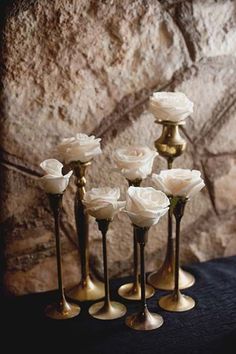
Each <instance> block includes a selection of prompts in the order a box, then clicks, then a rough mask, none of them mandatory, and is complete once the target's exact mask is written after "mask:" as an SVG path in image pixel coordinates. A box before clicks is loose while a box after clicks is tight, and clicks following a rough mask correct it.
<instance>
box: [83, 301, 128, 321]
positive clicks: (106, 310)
mask: <svg viewBox="0 0 236 354" xmlns="http://www.w3.org/2000/svg"><path fill="white" fill-rule="evenodd" d="M126 312H127V309H126V307H125V305H123V304H121V303H119V302H116V301H110V302H109V303H107V304H106V303H105V302H104V301H101V302H97V303H96V304H93V305H92V306H90V308H89V314H90V315H91V316H93V317H94V318H97V319H98V320H115V319H116V318H120V317H123V316H124V315H125V314H126Z"/></svg>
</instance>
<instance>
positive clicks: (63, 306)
mask: <svg viewBox="0 0 236 354" xmlns="http://www.w3.org/2000/svg"><path fill="white" fill-rule="evenodd" d="M48 197H49V202H50V206H51V209H52V212H53V216H54V223H55V238H56V253H57V276H58V290H59V294H58V295H59V299H58V302H57V303H54V304H52V305H48V306H47V307H46V309H45V315H46V316H47V317H49V318H52V319H55V320H66V319H68V318H72V317H75V316H77V315H78V314H79V313H80V307H79V305H75V304H71V303H69V302H67V301H66V298H65V293H64V286H63V276H62V263H61V242H60V222H59V217H60V211H61V206H62V194H49V195H48Z"/></svg>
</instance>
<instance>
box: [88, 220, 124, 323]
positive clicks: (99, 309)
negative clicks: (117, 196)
mask: <svg viewBox="0 0 236 354" xmlns="http://www.w3.org/2000/svg"><path fill="white" fill-rule="evenodd" d="M96 221H97V223H98V227H99V230H100V231H101V233H102V246H103V266H104V281H105V300H104V301H101V302H98V303H95V304H93V305H92V306H91V307H90V308H89V313H90V315H91V316H93V317H95V318H97V319H99V320H114V319H116V318H119V317H122V316H124V315H125V313H126V311H127V310H126V307H125V306H124V305H122V304H121V303H119V302H116V301H111V300H110V288H109V275H108V267H107V246H106V235H107V230H108V227H109V223H110V220H96Z"/></svg>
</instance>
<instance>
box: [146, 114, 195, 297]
mask: <svg viewBox="0 0 236 354" xmlns="http://www.w3.org/2000/svg"><path fill="white" fill-rule="evenodd" d="M156 123H158V124H161V125H162V126H163V128H162V134H161V136H160V138H158V139H157V140H156V141H155V147H156V149H157V151H158V152H159V154H160V155H161V156H162V157H164V158H165V159H166V160H167V166H168V169H171V168H172V164H173V161H174V159H175V158H176V157H178V156H180V155H181V154H182V153H183V152H184V151H185V149H186V145H187V144H186V141H185V140H184V139H183V138H182V137H181V135H180V133H179V127H180V126H182V125H184V124H185V121H180V122H170V121H160V120H157V121H156ZM174 241H175V240H174V238H173V235H172V216H171V214H170V211H169V213H168V238H167V249H166V256H165V260H164V262H163V264H162V266H161V267H160V269H159V270H158V271H155V272H153V273H151V274H150V275H149V277H148V282H149V284H151V285H152V286H153V287H154V288H156V289H162V290H173V289H174V272H175V270H174V268H175V255H174ZM194 283H195V278H194V276H193V275H192V274H190V273H188V272H186V271H184V270H183V269H182V268H180V269H179V288H180V289H186V288H189V287H190V286H192V285H193V284H194Z"/></svg>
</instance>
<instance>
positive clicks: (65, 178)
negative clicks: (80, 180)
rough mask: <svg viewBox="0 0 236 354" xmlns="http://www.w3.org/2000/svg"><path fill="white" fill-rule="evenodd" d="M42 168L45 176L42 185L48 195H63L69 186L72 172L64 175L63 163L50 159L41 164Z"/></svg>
mask: <svg viewBox="0 0 236 354" xmlns="http://www.w3.org/2000/svg"><path fill="white" fill-rule="evenodd" d="M40 167H41V168H42V169H43V170H44V172H45V175H44V176H43V177H41V178H40V182H41V185H42V187H43V189H44V190H45V192H46V193H49V194H62V193H63V192H64V190H65V189H66V187H67V186H68V183H69V179H70V176H71V175H72V173H73V172H72V171H70V172H69V173H67V174H66V175H63V174H62V167H63V165H62V163H61V162H59V161H58V160H55V159H49V160H45V161H43V162H41V164H40Z"/></svg>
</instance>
